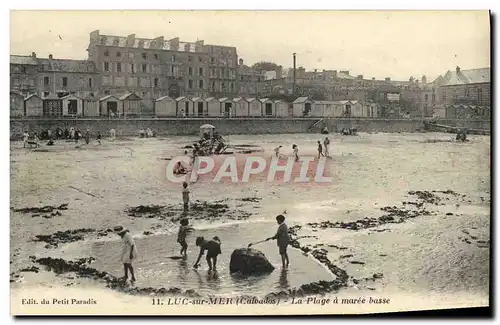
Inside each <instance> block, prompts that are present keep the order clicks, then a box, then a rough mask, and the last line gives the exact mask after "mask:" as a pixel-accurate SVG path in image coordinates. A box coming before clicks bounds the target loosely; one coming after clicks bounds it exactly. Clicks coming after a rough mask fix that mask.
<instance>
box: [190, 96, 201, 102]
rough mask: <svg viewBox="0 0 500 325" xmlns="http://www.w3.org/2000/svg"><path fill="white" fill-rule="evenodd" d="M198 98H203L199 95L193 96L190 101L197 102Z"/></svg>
mask: <svg viewBox="0 0 500 325" xmlns="http://www.w3.org/2000/svg"><path fill="white" fill-rule="evenodd" d="M199 100H203V98H201V97H193V98H191V101H193V102H197V101H199Z"/></svg>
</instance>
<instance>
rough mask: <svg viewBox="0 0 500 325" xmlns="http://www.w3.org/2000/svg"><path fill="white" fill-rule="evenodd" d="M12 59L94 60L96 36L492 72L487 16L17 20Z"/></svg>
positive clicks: (307, 63)
mask: <svg viewBox="0 0 500 325" xmlns="http://www.w3.org/2000/svg"><path fill="white" fill-rule="evenodd" d="M10 27H11V28H10V36H11V37H10V53H11V54H18V55H29V54H31V52H36V53H37V56H38V57H48V55H49V54H53V56H54V58H69V59H86V58H87V52H86V48H87V45H88V42H89V33H90V32H92V31H94V30H99V31H100V33H101V34H107V35H120V36H126V35H129V34H136V37H140V38H155V37H159V36H164V37H165V39H171V38H174V37H179V38H180V40H181V41H184V42H194V41H196V40H197V39H200V40H204V41H205V44H218V45H226V46H235V47H236V48H237V50H238V56H239V57H240V58H242V59H244V61H245V64H247V65H251V64H253V63H255V62H259V61H271V62H275V63H277V64H279V65H282V66H283V67H284V68H288V67H292V64H293V63H292V62H293V61H292V53H294V52H295V53H297V67H299V66H303V67H304V68H306V69H307V70H314V69H318V70H319V71H321V70H322V69H327V70H349V71H350V74H351V75H361V74H362V75H363V76H364V78H366V79H371V78H372V77H375V78H377V79H383V78H386V77H390V78H392V79H393V80H408V79H409V77H410V76H413V77H415V78H416V79H420V78H421V77H422V75H424V74H425V75H426V76H427V80H428V81H431V80H433V79H434V78H436V77H437V76H439V75H442V74H444V73H445V72H446V71H447V70H454V69H455V67H456V66H460V68H461V69H462V70H465V69H473V68H484V67H489V66H490V22H489V13H488V12H487V11H11V14H10Z"/></svg>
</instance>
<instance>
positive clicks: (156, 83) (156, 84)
mask: <svg viewBox="0 0 500 325" xmlns="http://www.w3.org/2000/svg"><path fill="white" fill-rule="evenodd" d="M154 85H155V87H158V78H155V80H154Z"/></svg>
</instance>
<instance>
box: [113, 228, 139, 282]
mask: <svg viewBox="0 0 500 325" xmlns="http://www.w3.org/2000/svg"><path fill="white" fill-rule="evenodd" d="M114 231H115V233H117V234H118V235H119V236H120V237H121V238H122V254H121V260H122V263H123V269H124V271H125V276H124V277H123V279H124V280H125V281H127V279H128V272H129V271H130V275H131V276H132V277H131V279H130V281H131V282H135V275H134V268H133V266H132V261H133V260H135V259H136V258H137V255H138V252H137V247H136V246H135V242H134V238H133V237H132V235H131V234H130V232H129V231H128V230H127V229H125V228H123V227H122V226H117V227H115V228H114Z"/></svg>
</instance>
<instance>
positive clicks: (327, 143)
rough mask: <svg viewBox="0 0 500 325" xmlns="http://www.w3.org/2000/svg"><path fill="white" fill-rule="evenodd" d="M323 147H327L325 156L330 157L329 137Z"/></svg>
mask: <svg viewBox="0 0 500 325" xmlns="http://www.w3.org/2000/svg"><path fill="white" fill-rule="evenodd" d="M323 145H324V146H325V156H326V157H330V148H329V147H330V139H328V137H326V138H325V140H324V141H323Z"/></svg>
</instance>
